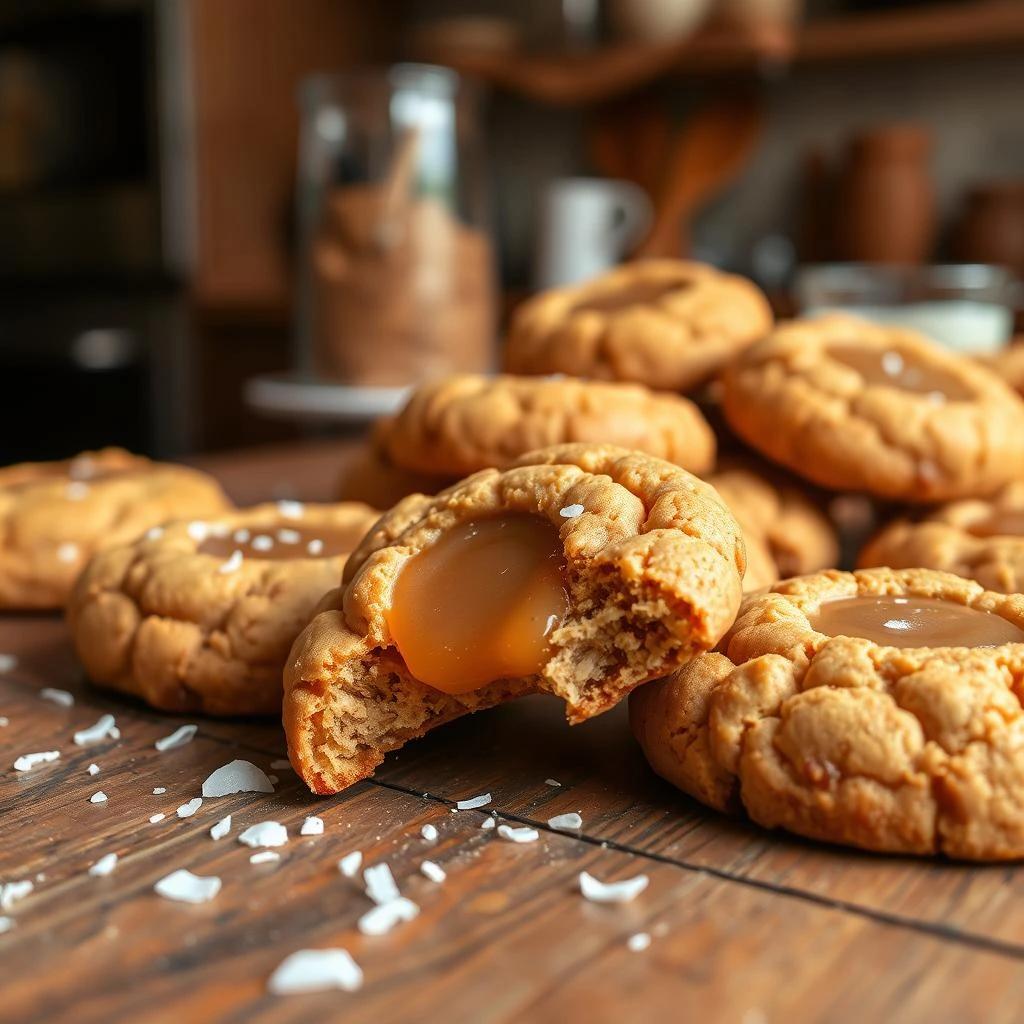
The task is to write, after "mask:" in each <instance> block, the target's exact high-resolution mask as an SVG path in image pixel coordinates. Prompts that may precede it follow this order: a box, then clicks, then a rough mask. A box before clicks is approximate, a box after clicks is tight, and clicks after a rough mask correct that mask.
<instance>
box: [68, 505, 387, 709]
mask: <svg viewBox="0 0 1024 1024" xmlns="http://www.w3.org/2000/svg"><path fill="white" fill-rule="evenodd" d="M377 516H378V513H377V512H375V511H374V510H373V509H370V508H368V507H367V506H365V505H299V504H297V503H294V502H283V503H281V504H280V505H259V506H256V507H255V508H250V509H245V510H242V511H239V512H234V513H230V514H227V515H223V516H219V517H217V518H214V519H210V520H192V521H191V522H186V521H177V522H173V523H168V524H166V525H165V526H163V527H156V528H154V529H152V530H150V531H148V532H147V533H146V534H145V535H144V536H142V537H141V538H139V539H138V540H136V541H135V542H134V543H131V544H124V545H119V546H117V547H111V548H107V549H106V550H104V551H101V552H100V553H99V554H98V555H96V557H95V558H93V560H92V561H91V562H90V563H89V565H88V566H87V567H86V569H85V571H84V572H83V573H82V575H81V576H80V577H79V579H78V582H77V583H76V584H75V588H74V591H73V593H72V595H71V599H70V601H69V603H68V622H69V624H70V627H71V635H72V638H73V640H74V645H75V650H76V651H77V653H78V657H79V659H80V660H81V662H82V665H83V666H84V668H85V670H86V673H87V674H88V676H89V678H90V679H92V681H93V682H95V683H98V684H99V685H101V686H105V687H109V688H111V689H114V690H120V691H122V692H124V693H130V694H133V695H135V696H137V697H141V698H142V699H143V700H144V701H146V703H147V704H150V705H152V706H153V707H155V708H160V709H161V710H163V711H203V712H206V713H207V714H211V715H269V714H277V713H279V712H280V709H281V672H282V670H283V668H284V662H285V658H286V656H287V654H288V650H289V648H290V647H291V645H292V642H293V641H294V640H295V638H296V636H298V634H299V632H300V631H301V630H302V627H303V626H305V624H306V623H307V622H308V621H309V618H310V616H311V615H312V613H313V609H314V608H315V606H316V604H317V602H318V601H320V600H321V598H322V597H323V596H324V594H325V593H327V591H329V590H330V589H331V588H333V587H336V586H337V585H338V581H339V580H340V579H341V572H342V569H343V567H344V564H345V559H346V558H347V557H348V553H349V552H350V551H351V550H352V549H353V548H354V547H355V546H356V544H358V542H359V541H360V540H361V538H362V537H363V535H364V534H365V533H366V531H367V530H368V529H369V528H370V527H371V526H372V525H373V523H374V521H375V520H376V518H377Z"/></svg>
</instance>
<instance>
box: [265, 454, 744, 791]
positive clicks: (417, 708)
mask: <svg viewBox="0 0 1024 1024" xmlns="http://www.w3.org/2000/svg"><path fill="white" fill-rule="evenodd" d="M502 517H519V518H520V519H523V518H525V519H528V520H529V521H530V523H532V524H533V525H534V526H537V525H538V524H539V526H540V528H543V529H546V530H548V531H550V535H551V537H552V538H553V539H554V543H555V545H556V548H557V552H556V553H557V554H558V557H559V558H560V559H561V560H562V562H563V567H562V569H561V570H560V572H561V584H560V585H561V587H562V589H563V595H564V600H565V602H566V603H565V607H564V609H563V612H562V614H561V615H560V616H559V617H558V619H557V623H556V625H555V628H553V630H552V631H551V632H550V633H548V632H545V634H544V635H545V638H547V647H546V648H545V650H544V652H543V654H542V655H541V656H540V657H539V658H538V660H537V663H536V665H535V666H534V668H533V669H532V670H530V671H527V672H525V673H519V674H515V675H507V676H504V677H502V676H501V675H500V674H499V675H498V676H497V677H488V679H489V681H488V682H486V683H484V684H482V685H479V686H475V687H473V688H470V689H465V690H463V691H462V692H446V691H443V690H442V689H439V688H436V687H434V686H428V685H426V684H425V683H423V682H421V681H420V680H419V679H417V678H416V677H415V676H414V675H413V674H412V672H411V670H410V669H409V668H408V665H407V664H406V660H405V658H404V657H403V654H402V652H401V651H400V650H399V646H398V643H397V642H396V639H395V636H394V631H393V629H392V624H393V622H394V621H395V616H396V607H397V605H398V604H399V603H400V602H399V601H397V600H396V592H397V588H398V587H399V585H400V584H401V583H402V581H403V578H404V574H405V573H407V572H408V571H410V570H409V566H410V565H416V564H418V563H417V560H418V559H420V558H422V557H425V556H428V555H430V554H431V552H432V551H435V550H438V549H440V548H441V545H442V544H443V543H445V542H447V541H450V540H451V539H452V538H453V537H454V536H455V535H456V531H458V530H460V529H463V528H466V527H467V526H469V527H473V528H475V525H476V524H480V523H487V522H492V521H494V520H495V519H498V520H501V519H502ZM744 566H745V557H744V551H743V543H742V539H741V537H740V532H739V526H738V524H737V523H736V521H735V519H734V518H733V516H732V515H731V513H730V512H729V511H728V510H727V509H726V508H725V506H724V505H723V504H722V503H721V500H720V499H719V498H718V496H717V494H716V493H715V492H714V491H713V490H712V489H711V488H710V487H708V485H706V484H704V483H702V482H701V481H700V480H698V479H697V478H695V477H693V476H691V475H690V474H688V473H686V472H685V471H684V470H682V469H680V468H679V467H677V466H674V465H671V464H670V463H667V462H664V461H662V460H660V459H655V458H652V457H651V456H647V455H644V454H642V453H640V452H635V451H627V450H625V449H621V448H615V447H612V446H606V445H601V446H590V445H562V446H558V447H555V448H548V449H542V450H541V451H538V452H533V453H530V454H528V455H526V456H524V457H523V458H522V459H521V460H520V463H519V464H518V465H517V466H514V467H512V468H510V469H507V470H501V471H499V470H494V469H491V470H483V471H481V472H479V473H477V474H475V475H473V476H471V477H468V478H467V479H465V480H463V481H460V482H459V483H458V484H456V485H454V486H453V487H451V488H448V489H447V490H445V491H442V492H441V493H440V494H438V495H437V496H436V497H433V498H428V497H426V496H424V495H413V496H411V497H409V498H407V499H406V500H405V501H403V502H400V503H399V504H398V505H397V506H395V508H393V509H392V510H391V511H390V512H388V513H386V514H385V515H384V516H383V517H382V518H381V520H380V521H379V522H378V523H377V525H376V527H375V528H374V529H373V530H372V531H371V532H370V533H369V534H368V535H367V537H366V539H365V540H364V542H363V544H362V545H361V546H360V547H359V548H358V549H357V550H356V551H355V552H353V554H352V556H351V558H350V560H349V563H348V565H347V566H346V570H345V585H344V586H343V588H341V589H339V590H337V591H336V592H334V593H333V594H331V595H329V596H328V598H326V599H325V601H324V603H323V604H322V605H321V608H320V612H319V614H318V615H317V616H316V617H315V618H314V619H313V620H312V622H311V623H310V625H309V626H308V627H307V628H306V629H305V630H304V631H303V633H302V635H301V636H300V637H299V638H298V640H297V641H296V643H295V646H294V648H293V650H292V653H291V655H290V657H289V659H288V666H287V669H286V671H285V706H284V721H285V729H286V732H287V736H288V745H289V753H290V756H291V759H292V764H293V765H294V766H295V768H296V770H297V771H298V772H299V773H300V774H301V776H302V777H303V779H305V781H306V782H307V784H308V785H309V786H310V788H311V789H313V790H314V791H315V792H318V793H331V792H336V791H337V790H339V789H342V788H344V787H345V786H348V785H351V784H352V783H353V782H355V781H357V780H359V779H361V778H365V777H366V776H368V775H370V774H372V772H373V770H374V768H375V767H376V766H377V765H379V764H380V763H381V761H382V760H383V758H384V755H385V753H386V752H387V751H389V750H393V749H396V748H397V747H400V746H402V745H403V744H404V743H405V742H406V741H408V740H410V739H413V738H415V737H417V736H421V735H423V734H424V733H425V732H427V731H428V730H429V729H431V728H433V727H434V726H436V725H440V724H442V723H444V722H447V721H450V720H452V719H454V718H457V717H459V716H461V715H464V714H467V713H469V712H472V711H477V710H480V709H482V708H486V707H490V706H492V705H494V704H498V703H501V702H502V701H505V700H508V699H511V698H513V697H518V696H523V695H525V694H528V693H536V692H548V693H552V694H554V695H556V696H558V697H560V698H562V699H563V700H564V701H565V704H566V709H567V714H568V717H569V720H570V721H571V722H579V721H582V720H584V719H586V718H589V717H591V716H593V715H595V714H598V713H600V712H602V711H605V710H607V709H608V708H610V707H611V706H613V705H614V704H615V703H617V702H618V701H619V700H621V699H622V698H623V697H624V696H625V695H626V694H627V693H629V691H630V690H631V689H633V688H634V687H636V686H639V685H640V684H642V683H646V682H647V681H649V680H650V679H654V678H657V677H658V676H660V675H663V674H664V673H665V672H667V671H670V670H671V669H672V668H674V667H676V666H678V665H680V664H682V663H683V662H685V661H686V660H687V659H688V658H690V657H692V656H693V655H694V654H696V653H698V652H700V651H704V650H707V649H709V648H710V647H713V646H714V644H715V643H716V642H717V640H718V638H719V637H721V635H722V634H723V633H724V632H725V630H726V629H727V628H728V627H729V625H730V623H731V622H732V620H733V617H734V616H735V613H736V609H737V608H738V606H739V600H740V594H741V580H742V576H743V572H744ZM498 583H499V580H498V579H489V578H482V579H480V581H479V592H480V593H481V594H483V593H484V592H485V591H487V590H490V589H494V588H495V587H496V586H497V585H498ZM473 587H474V590H473V593H476V581H475V579H474V582H473ZM434 593H437V594H438V595H441V594H443V595H444V597H443V599H442V598H441V597H440V596H439V597H438V601H437V602H436V603H438V604H443V602H444V601H453V600H455V601H458V597H457V596H456V597H453V596H452V594H451V593H450V592H449V591H447V590H437V591H434ZM469 600H470V602H472V601H473V596H472V595H471V596H470V598H469ZM431 603H432V604H433V603H435V602H431ZM549 626H550V621H549ZM434 642H435V645H436V646H437V647H438V648H442V647H444V643H443V641H442V639H441V638H440V637H436V638H435V641H434Z"/></svg>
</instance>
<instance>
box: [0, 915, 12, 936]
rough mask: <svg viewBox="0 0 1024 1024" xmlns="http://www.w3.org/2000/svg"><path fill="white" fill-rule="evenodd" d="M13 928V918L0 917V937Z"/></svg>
mask: <svg viewBox="0 0 1024 1024" xmlns="http://www.w3.org/2000/svg"><path fill="white" fill-rule="evenodd" d="M13 927H14V918H13V917H0V935H3V933H4V932H9V931H10V930H11V929H12V928H13Z"/></svg>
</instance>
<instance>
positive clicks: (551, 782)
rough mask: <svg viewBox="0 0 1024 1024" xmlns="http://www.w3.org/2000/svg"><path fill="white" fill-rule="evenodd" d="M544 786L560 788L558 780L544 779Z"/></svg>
mask: <svg viewBox="0 0 1024 1024" xmlns="http://www.w3.org/2000/svg"><path fill="white" fill-rule="evenodd" d="M544 785H545V786H561V785H562V784H561V783H560V782H559V781H558V779H545V780H544Z"/></svg>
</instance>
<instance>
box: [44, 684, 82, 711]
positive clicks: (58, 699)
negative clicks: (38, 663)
mask: <svg viewBox="0 0 1024 1024" xmlns="http://www.w3.org/2000/svg"><path fill="white" fill-rule="evenodd" d="M39 697H40V699H41V700H48V701H50V702H51V703H52V704H59V705H60V706H61V707H62V708H70V707H74V704H75V695H74V694H73V693H69V692H68V691H67V690H58V689H55V688H54V687H52V686H44V687H43V688H42V689H41V690H40V691H39Z"/></svg>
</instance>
